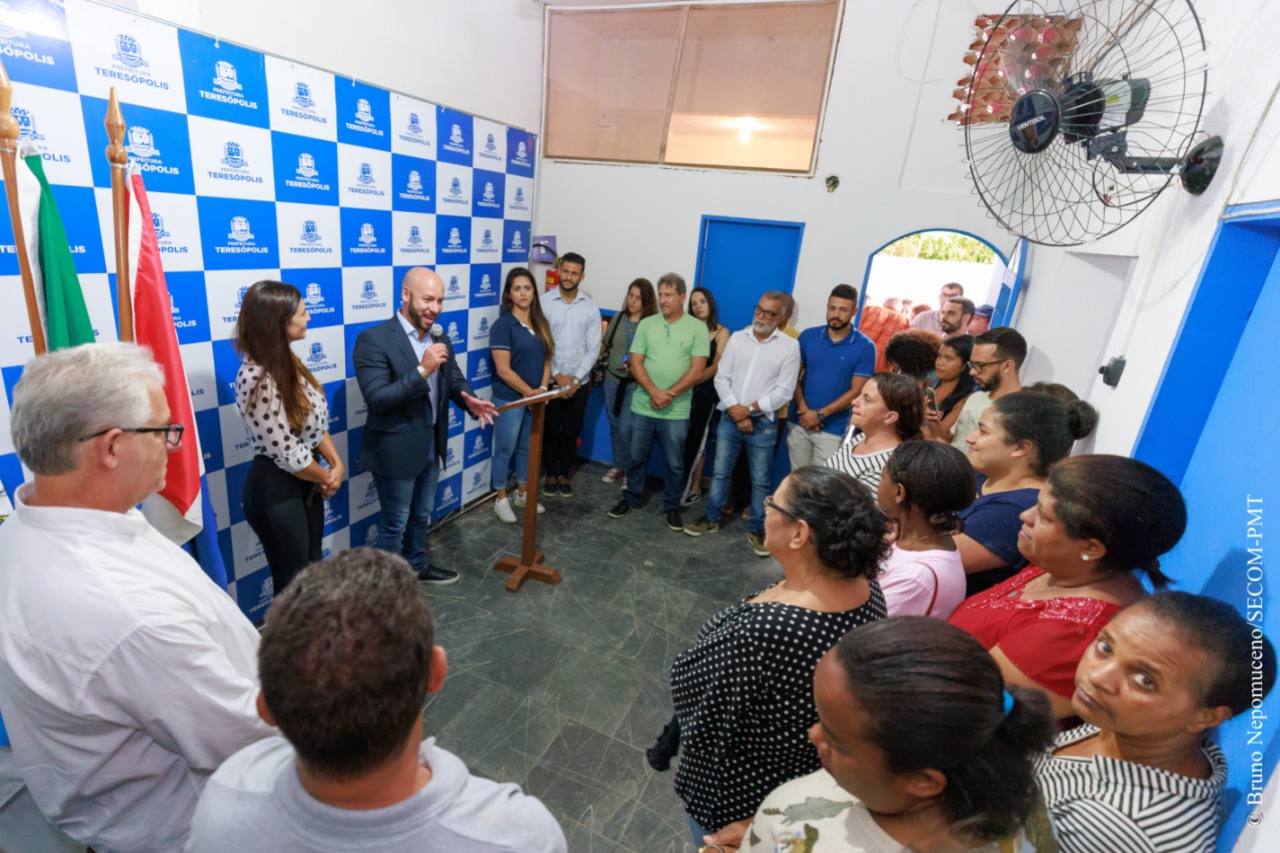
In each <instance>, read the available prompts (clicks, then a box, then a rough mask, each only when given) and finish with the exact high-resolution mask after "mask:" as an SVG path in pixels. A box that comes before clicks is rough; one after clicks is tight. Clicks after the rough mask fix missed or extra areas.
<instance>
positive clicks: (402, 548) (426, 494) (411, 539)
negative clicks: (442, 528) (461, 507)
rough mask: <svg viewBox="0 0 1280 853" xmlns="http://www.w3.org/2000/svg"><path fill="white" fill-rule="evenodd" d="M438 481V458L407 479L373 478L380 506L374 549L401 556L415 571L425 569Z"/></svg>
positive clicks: (378, 476)
mask: <svg viewBox="0 0 1280 853" xmlns="http://www.w3.org/2000/svg"><path fill="white" fill-rule="evenodd" d="M439 479H440V463H439V460H438V459H432V460H431V462H430V463H429V464H428V465H427V467H426V470H424V471H423V472H422V473H421V474H419V475H418V476H417V477H415V478H413V479H409V480H401V479H398V478H396V477H384V476H382V475H381V474H374V475H373V483H374V485H375V486H376V487H377V489H378V503H379V504H380V505H381V507H382V512H381V513H379V515H378V539H377V541H376V542H375V543H374V544H375V547H377V548H380V549H382V550H383V551H390V552H391V553H392V554H403V555H404V558H405V559H406V560H408V561H409V565H410V566H411V567H413V570H414V571H415V572H420V571H422V570H423V569H425V568H426V567H427V528H428V527H430V526H431V510H433V509H435V506H436V482H437V481H438V480H439Z"/></svg>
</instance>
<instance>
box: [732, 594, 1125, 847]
mask: <svg viewBox="0 0 1280 853" xmlns="http://www.w3.org/2000/svg"><path fill="white" fill-rule="evenodd" d="M813 692H814V698H815V701H816V704H817V709H818V722H817V723H816V724H815V725H814V726H813V728H811V729H810V730H809V738H810V740H812V741H813V743H814V745H816V746H817V748H818V755H819V756H820V757H821V761H822V769H821V770H818V771H816V772H814V773H811V774H809V775H808V776H804V777H801V778H799V779H795V780H793V781H791V782H788V783H787V784H785V785H783V786H782V787H780V788H778V789H777V790H775V791H774V792H773V793H771V794H770V795H769V796H768V797H767V798H766V799H765V801H764V803H763V804H762V805H761V807H760V809H759V811H758V812H757V813H756V817H755V819H754V820H753V821H752V823H751V826H750V827H749V828H748V829H747V832H746V839H745V842H746V843H745V844H744V845H743V847H742V848H741V850H742V851H743V853H782V851H801V850H812V851H823V850H833V851H835V850H844V851H873V850H874V851H902V853H906V851H909V850H928V851H944V850H945V851H959V850H975V851H983V853H987V851H990V853H995V851H998V850H1000V849H1001V848H1000V847H999V845H998V842H999V841H1000V840H1001V839H1003V838H1006V837H1008V836H1010V835H1012V834H1014V833H1015V832H1017V831H1018V830H1019V829H1020V828H1021V827H1022V825H1023V824H1024V823H1025V821H1026V820H1027V818H1028V816H1029V815H1030V814H1031V812H1032V809H1033V807H1034V806H1035V804H1036V786H1035V780H1034V777H1033V773H1032V762H1033V760H1034V759H1035V758H1036V756H1037V755H1038V754H1039V753H1041V751H1042V750H1044V749H1045V747H1046V745H1047V744H1048V743H1050V741H1051V740H1052V738H1053V718H1052V716H1051V714H1050V713H1049V707H1048V703H1047V702H1046V701H1045V698H1044V694H1043V693H1041V692H1040V691H1038V690H1027V689H1023V688H1020V687H1009V688H1006V687H1005V684H1004V681H1003V679H1002V677H1001V675H1000V668H999V667H997V666H996V665H995V663H994V662H993V661H992V660H991V657H990V655H988V654H986V653H985V652H984V651H983V649H982V646H981V645H979V644H978V643H977V642H975V641H974V639H973V638H972V637H970V636H969V635H968V634H966V633H965V632H963V631H961V630H959V629H957V628H955V627H953V626H951V625H948V624H947V623H945V622H940V621H938V620H936V619H925V618H921V617H911V616H904V617H894V618H892V619H885V620H884V621H882V622H878V623H876V624H874V625H868V626H866V627H865V628H862V629H861V630H858V631H851V632H850V633H849V634H848V635H846V636H845V637H844V638H843V639H842V640H840V643H839V644H838V645H837V646H836V647H835V648H834V649H832V650H831V651H829V652H828V653H827V654H826V655H825V656H824V657H823V658H822V661H821V662H820V663H819V664H818V667H817V671H816V672H815V674H814V678H813ZM1116 849H1117V850H1118V849H1120V848H1116Z"/></svg>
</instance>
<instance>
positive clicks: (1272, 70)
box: [1019, 0, 1280, 454]
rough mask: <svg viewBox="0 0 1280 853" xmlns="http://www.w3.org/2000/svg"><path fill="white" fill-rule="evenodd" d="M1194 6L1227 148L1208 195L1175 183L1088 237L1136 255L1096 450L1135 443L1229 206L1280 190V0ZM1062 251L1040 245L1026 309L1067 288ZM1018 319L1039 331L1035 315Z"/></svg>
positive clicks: (1216, 127) (1034, 309)
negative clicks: (1138, 211)
mask: <svg viewBox="0 0 1280 853" xmlns="http://www.w3.org/2000/svg"><path fill="white" fill-rule="evenodd" d="M1196 7H1197V10H1198V11H1199V13H1200V15H1201V17H1202V19H1203V26H1204V28H1205V33H1206V39H1207V40H1208V42H1209V57H1210V59H1209V62H1210V66H1209V67H1210V70H1209V95H1208V98H1207V100H1206V103H1205V110H1204V116H1203V118H1202V120H1201V124H1202V127H1203V129H1204V130H1205V131H1207V132H1208V133H1209V134H1219V135H1221V136H1222V138H1223V140H1224V141H1225V143H1226V152H1225V156H1224V158H1223V163H1222V168H1221V169H1220V170H1219V172H1218V175H1217V177H1216V178H1215V180H1214V183H1213V185H1212V186H1210V187H1209V189H1208V191H1207V192H1205V194H1204V195H1202V196H1199V197H1194V196H1191V195H1188V194H1187V193H1185V192H1184V191H1183V190H1182V189H1181V188H1180V186H1178V185H1177V184H1176V183H1175V185H1174V186H1173V187H1171V188H1170V189H1169V190H1167V191H1166V192H1164V193H1163V194H1162V195H1161V196H1160V198H1159V199H1157V201H1156V203H1155V204H1154V205H1152V207H1151V208H1150V209H1149V210H1147V211H1146V212H1145V213H1144V214H1142V215H1141V216H1140V217H1139V218H1138V219H1137V220H1136V221H1135V222H1133V223H1132V224H1130V225H1128V226H1126V227H1125V228H1123V229H1121V230H1120V231H1119V232H1117V233H1116V234H1114V235H1112V236H1111V237H1108V238H1104V239H1103V240H1100V241H1098V242H1097V243H1094V244H1091V245H1090V246H1088V247H1087V249H1088V251H1090V252H1092V253H1095V254H1113V255H1121V256H1123V255H1135V256H1137V258H1138V261H1137V264H1136V268H1135V269H1134V273H1133V277H1132V279H1131V284H1130V286H1129V287H1128V289H1127V292H1126V295H1125V299H1124V303H1123V304H1122V306H1121V309H1120V313H1119V315H1118V317H1117V320H1116V324H1115V331H1114V333H1113V334H1112V336H1111V341H1110V343H1109V345H1108V347H1107V349H1106V354H1105V356H1104V359H1103V360H1104V361H1105V360H1106V358H1110V357H1112V356H1118V355H1124V356H1126V359H1127V362H1128V365H1127V367H1126V368H1125V373H1124V378H1123V379H1122V380H1121V382H1120V385H1119V387H1117V388H1109V387H1107V386H1105V385H1103V384H1101V383H1096V384H1095V385H1094V388H1093V391H1092V393H1091V394H1090V395H1089V401H1090V402H1091V403H1092V404H1093V405H1094V406H1095V407H1097V409H1098V411H1099V413H1100V416H1101V417H1100V420H1099V423H1098V429H1097V433H1096V445H1095V448H1096V451H1097V452H1102V453H1125V454H1127V453H1129V452H1130V451H1131V450H1132V449H1133V445H1134V443H1135V441H1136V440H1137V437H1138V433H1139V430H1140V429H1141V427H1142V421H1143V419H1144V417H1145V416H1146V412H1147V408H1148V406H1149V404H1150V401H1151V398H1152V397H1153V395H1154V394H1155V391H1156V388H1157V386H1158V384H1159V380H1160V376H1161V374H1162V372H1163V370H1164V365H1165V361H1166V360H1167V358H1168V354H1169V351H1170V348H1171V347H1172V345H1173V343H1174V341H1175V340H1176V338H1177V333H1178V329H1179V327H1180V324H1181V322H1182V319H1183V314H1184V312H1185V310H1186V306H1187V304H1188V302H1189V300H1190V298H1191V295H1192V292H1193V290H1194V287H1195V284H1196V282H1197V280H1198V278H1199V273H1200V270H1201V268H1202V267H1203V265H1204V260H1205V256H1206V253H1207V250H1208V248H1209V243H1210V241H1211V240H1212V238H1213V235H1214V232H1215V229H1216V227H1217V220H1218V217H1219V216H1220V215H1221V213H1222V211H1223V208H1224V207H1225V206H1226V205H1227V204H1238V203H1243V202H1257V201H1265V200H1271V199H1280V166H1278V165H1277V164H1280V157H1276V156H1272V155H1273V153H1274V152H1273V149H1274V148H1275V147H1276V144H1277V142H1276V140H1277V137H1280V114H1277V112H1276V108H1275V106H1274V105H1272V104H1271V103H1270V99H1271V98H1272V97H1273V93H1274V91H1275V89H1276V81H1277V80H1280V52H1277V51H1276V50H1275V47H1274V44H1273V43H1272V42H1273V40H1272V39H1271V37H1270V33H1273V32H1275V31H1276V29H1277V28H1278V27H1280V4H1274V3H1264V2H1262V0H1250V1H1249V2H1232V0H1204V2H1199V3H1197V4H1196ZM1267 110H1270V112H1269V113H1267V114H1266V115H1265V116H1264V112H1265V111H1267ZM1255 134H1256V136H1257V139H1256V141H1252V140H1253V138H1254V136H1255ZM1063 256H1064V250H1062V249H1054V248H1045V247H1041V246H1036V247H1034V249H1033V251H1032V254H1031V260H1030V262H1029V265H1028V278H1027V286H1026V288H1025V290H1024V298H1023V301H1022V308H1021V310H1020V317H1027V318H1028V319H1031V318H1032V316H1033V315H1039V316H1052V313H1053V312H1052V309H1051V308H1050V303H1052V302H1053V301H1055V300H1057V299H1058V298H1059V297H1060V296H1062V295H1064V294H1062V293H1061V291H1059V290H1058V289H1057V288H1056V287H1055V284H1056V279H1057V277H1058V276H1057V274H1058V270H1059V267H1060V264H1061V262H1062V258H1063ZM1144 286H1145V287H1146V292H1145V294H1143V292H1142V291H1143V288H1144ZM1065 295H1066V296H1070V294H1065ZM1131 327H1132V329H1133V332H1132V341H1131V342H1129V344H1128V345H1127V346H1126V345H1125V342H1126V340H1127V339H1128V337H1129V333H1130V328H1131ZM1019 328H1020V329H1021V330H1022V331H1023V332H1024V333H1025V334H1026V335H1027V337H1028V339H1029V340H1033V341H1034V339H1035V337H1036V328H1035V325H1034V324H1027V325H1021V324H1020V325H1019ZM1064 346H1069V343H1064ZM1054 355H1055V356H1057V357H1062V358H1067V357H1069V355H1070V353H1069V352H1067V351H1062V352H1058V353H1055V354H1054ZM1036 378H1045V377H1036Z"/></svg>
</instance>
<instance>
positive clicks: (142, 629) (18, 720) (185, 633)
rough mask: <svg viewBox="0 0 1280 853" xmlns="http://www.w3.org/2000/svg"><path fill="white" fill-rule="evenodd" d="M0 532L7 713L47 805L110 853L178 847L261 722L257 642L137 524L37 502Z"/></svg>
mask: <svg viewBox="0 0 1280 853" xmlns="http://www.w3.org/2000/svg"><path fill="white" fill-rule="evenodd" d="M31 489H32V485H31V484H27V485H24V486H23V487H22V488H20V489H19V490H18V493H17V495H16V500H15V501H14V504H15V509H14V513H13V515H11V516H9V518H8V520H7V521H5V522H4V524H2V525H0V713H3V715H4V722H5V726H6V728H7V729H8V731H9V737H10V740H11V741H12V742H13V750H14V756H15V758H16V760H17V764H18V767H19V770H20V772H21V773H22V776H23V778H24V780H25V782H26V784H27V787H28V788H29V789H30V790H31V794H32V797H33V798H34V799H35V801H36V803H37V805H39V807H40V810H41V811H43V812H44V813H45V815H47V816H48V817H49V818H50V820H51V821H53V823H55V824H57V825H58V826H59V827H60V828H61V829H62V830H63V831H65V832H66V833H68V834H69V835H71V836H72V837H73V838H76V839H77V840H79V841H82V842H85V843H87V844H90V845H92V846H93V847H94V848H95V849H97V850H98V851H99V853H108V851H111V853H115V852H116V851H119V853H124V851H128V853H146V851H157V853H159V851H173V850H179V849H181V848H182V844H183V842H184V840H185V838H186V836H187V832H188V830H189V827H190V821H191V816H192V814H193V813H194V811H195V807H196V801H197V799H198V798H199V796H200V792H201V790H202V789H203V787H204V783H205V782H206V781H207V779H208V777H209V775H210V774H212V773H213V771H214V770H216V769H217V768H218V766H219V765H220V764H221V763H222V762H223V761H225V760H226V759H227V758H228V757H229V756H231V755H233V754H234V753H235V752H236V751H237V750H239V749H241V748H242V747H244V746H246V745H248V744H250V743H253V742H254V741H256V740H258V739H259V738H262V737H265V736H267V735H269V734H272V733H273V729H271V728H269V727H268V726H267V725H266V724H265V723H263V722H262V721H261V720H260V719H259V718H258V715H257V710H256V708H255V700H256V697H257V693H258V667H257V652H258V632H257V631H255V630H254V628H253V625H251V624H250V623H249V620H248V619H247V618H245V616H244V614H242V613H241V612H240V610H239V608H238V607H236V604H235V602H233V601H232V600H231V597H230V596H229V595H227V594H226V593H225V592H223V591H222V590H220V589H218V587H217V586H215V585H214V583H213V581H211V580H210V579H209V578H208V577H207V576H206V575H205V574H204V572H203V571H201V569H200V566H199V565H197V563H196V562H195V561H194V560H193V559H191V557H190V556H188V555H187V553H186V552H185V551H183V550H182V549H181V548H179V547H178V546H176V545H174V544H173V543H171V542H170V541H169V540H168V539H166V538H165V537H164V536H163V535H161V534H160V533H159V532H158V531H157V530H156V529H155V528H154V527H152V526H151V525H150V524H148V523H147V520H146V519H145V518H143V516H142V514H141V513H140V512H138V510H136V509H132V510H130V511H129V512H127V513H116V512H105V511H101V510H91V509H76V508H68V507H39V506H29V505H27V503H26V499H27V498H28V497H29V495H30V492H31Z"/></svg>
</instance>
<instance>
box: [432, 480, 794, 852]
mask: <svg viewBox="0 0 1280 853" xmlns="http://www.w3.org/2000/svg"><path fill="white" fill-rule="evenodd" d="M604 470H605V468H604V466H603V465H600V464H598V463H589V462H587V463H583V464H582V466H581V468H580V469H579V470H578V471H577V472H576V473H575V475H574V477H573V484H574V491H575V494H574V496H573V497H572V498H567V499H566V498H560V497H555V498H546V497H542V498H540V500H541V501H542V503H543V504H544V505H545V506H546V508H547V511H546V513H545V514H544V515H543V516H542V517H541V519H540V523H539V526H538V545H539V548H540V549H541V550H543V551H544V552H545V553H546V555H547V562H548V564H550V565H552V566H554V567H556V568H557V569H559V570H560V573H561V575H562V577H563V581H562V582H561V583H560V584H559V585H558V586H555V587H549V586H546V585H544V584H539V583H526V584H525V586H524V587H523V588H522V589H521V590H520V592H518V593H515V594H512V593H509V592H507V591H506V589H505V583H506V580H507V576H506V575H504V574H501V573H499V572H495V571H493V570H492V565H493V563H494V561H495V560H496V559H497V558H498V557H501V556H504V555H507V554H518V553H519V549H520V526H519V525H509V524H503V523H502V522H500V521H498V519H497V517H496V516H495V515H494V514H493V509H492V504H491V503H485V504H482V505H481V506H480V507H478V508H476V509H474V510H472V511H471V512H469V513H467V514H466V515H463V516H462V517H460V518H458V519H456V520H454V521H452V522H450V523H448V524H446V525H444V526H443V527H441V528H440V529H439V530H436V531H434V532H433V533H432V534H431V536H430V537H429V539H428V549H429V552H430V555H431V559H432V562H435V563H438V564H440V565H442V566H447V567H450V568H453V569H456V570H457V571H459V572H461V574H462V580H461V581H460V582H459V583H457V584H455V585H454V586H449V587H426V589H428V591H429V594H430V595H431V600H432V603H433V605H434V607H435V614H436V636H437V642H438V643H440V644H441V645H442V646H444V647H445V649H446V651H447V652H448V655H449V675H448V677H447V678H446V680H445V684H444V688H443V690H441V691H440V693H438V694H436V695H435V696H434V697H432V698H431V699H430V701H429V703H428V705H427V711H426V731H427V733H428V734H431V735H435V736H436V737H437V738H438V739H439V743H440V745H441V746H443V747H444V748H445V749H448V750H450V751H452V752H454V753H455V754H457V755H459V756H460V757H461V758H462V759H463V760H464V761H466V762H467V764H468V765H469V766H470V768H471V770H472V772H474V773H479V774H482V775H485V776H488V777H490V778H493V779H496V780H499V781H503V782H515V783H517V784H519V785H521V786H522V787H523V788H524V789H525V791H526V792H528V793H530V794H532V795H534V796H536V797H539V798H540V799H541V800H542V801H543V802H544V803H545V804H546V805H547V807H548V808H550V809H551V811H552V813H553V814H555V816H556V818H557V819H558V820H559V821H560V825H561V826H562V827H563V828H564V832H565V836H566V837H567V838H568V840H569V850H570V851H571V853H617V851H637V853H638V851H643V852H644V853H683V851H686V850H692V849H693V847H692V844H691V843H690V841H689V838H688V829H687V825H686V824H685V821H684V811H683V809H682V807H681V805H680V802H679V800H678V799H677V798H676V795H675V792H674V791H673V789H672V784H673V779H674V775H675V770H674V767H673V768H672V770H669V771H667V772H666V773H655V772H654V771H652V770H651V769H650V768H649V766H648V765H647V764H646V763H645V760H644V750H645V749H646V748H647V747H649V746H650V745H651V744H652V743H653V740H654V738H655V737H656V736H657V734H658V732H660V731H661V729H662V725H663V724H664V723H665V722H666V721H667V720H668V719H670V717H671V713H672V710H671V693H670V689H669V681H668V674H669V671H670V667H671V662H672V660H674V659H675V656H676V655H677V654H679V653H680V652H681V651H683V650H684V649H686V648H688V647H689V646H690V645H691V644H692V642H693V638H694V636H695V634H696V633H697V630H698V628H699V626H701V624H702V622H703V621H704V620H705V619H706V618H707V617H708V616H710V615H711V614H712V613H714V612H715V611H717V610H719V609H721V608H723V607H725V606H727V605H728V604H731V603H732V602H734V601H736V600H737V599H738V598H740V597H741V596H743V595H745V594H747V593H749V592H751V591H754V590H756V589H759V588H760V587H762V586H765V585H766V584H768V583H771V582H773V581H774V580H777V579H778V578H779V577H780V576H781V574H780V569H779V568H778V565H777V563H776V562H774V561H773V560H772V559H761V558H759V557H757V556H755V554H754V553H753V552H752V551H751V547H750V545H748V544H747V541H746V524H745V522H743V521H741V520H737V521H734V522H733V523H731V524H729V525H728V526H727V527H726V528H725V529H722V530H721V531H720V532H719V533H715V534H710V535H707V536H703V537H699V538H697V539H694V538H693V537H690V536H685V535H684V534H683V533H673V532H672V531H670V530H668V529H667V526H666V520H665V518H664V516H663V515H662V513H661V503H662V500H661V495H660V494H656V493H654V492H653V491H652V489H651V490H650V492H649V495H648V498H647V503H646V505H645V506H644V507H642V508H641V509H640V510H638V511H636V512H634V513H632V514H630V515H628V516H626V517H624V518H621V519H616V520H615V519H611V518H609V517H608V515H607V511H608V509H609V507H611V506H613V505H614V503H616V502H617V500H618V499H619V497H620V496H621V495H620V489H619V488H618V486H615V485H606V484H605V483H602V482H600V477H601V475H602V474H603V473H604ZM650 485H651V486H655V485H656V482H655V481H652V480H651V481H650ZM701 515H702V506H701V504H696V505H694V506H693V507H692V508H690V509H688V510H686V511H685V517H686V521H691V520H693V519H695V518H698V517H700V516H701Z"/></svg>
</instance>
